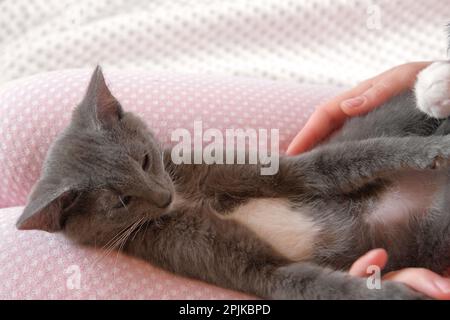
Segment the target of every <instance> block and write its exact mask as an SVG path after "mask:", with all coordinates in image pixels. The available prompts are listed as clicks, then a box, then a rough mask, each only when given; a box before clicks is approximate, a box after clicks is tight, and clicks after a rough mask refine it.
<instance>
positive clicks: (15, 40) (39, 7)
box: [0, 0, 450, 84]
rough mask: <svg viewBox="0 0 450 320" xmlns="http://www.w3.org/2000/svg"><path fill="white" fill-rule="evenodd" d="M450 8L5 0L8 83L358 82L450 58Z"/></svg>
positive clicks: (446, 4)
mask: <svg viewBox="0 0 450 320" xmlns="http://www.w3.org/2000/svg"><path fill="white" fill-rule="evenodd" d="M448 22H450V1H449V0H427V1H414V0H372V1H368V0H360V1H357V0H348V1H346V0H338V1H330V0H328V1H327V0H303V1H301V0H297V1H296V0H253V1H251V0H247V1H246V0H236V1H233V0H209V1H207V0H191V1H176V0H170V1H168V0H167V1H164V0H153V1H144V0H143V1H139V0H128V1H125V0H109V1H106V0H0V70H1V72H0V84H1V83H4V82H6V81H9V80H11V79H15V78H19V77H23V76H26V75H31V74H35V73H39V72H43V71H49V70H55V69H63V68H74V67H75V68H76V67H84V66H90V65H94V64H97V63H101V64H103V65H104V66H106V67H117V68H143V69H148V70H155V71H162V70H164V71H171V72H172V71H175V72H183V73H215V74H227V75H241V76H242V75H244V76H251V77H265V78H271V79H288V80H296V81H307V82H315V83H334V84H350V83H353V82H355V81H358V80H361V79H363V78H365V77H369V76H371V75H374V74H376V73H378V72H380V71H382V70H384V69H386V68H388V67H390V66H393V65H397V64H400V63H402V62H406V61H411V60H421V59H426V60H430V59H443V58H446V55H447V43H446V42H447V39H446V38H447V37H446V32H445V29H446V27H445V25H446V24H447V23H448Z"/></svg>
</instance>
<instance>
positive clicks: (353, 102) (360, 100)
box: [341, 96, 366, 108]
mask: <svg viewBox="0 0 450 320" xmlns="http://www.w3.org/2000/svg"><path fill="white" fill-rule="evenodd" d="M365 101H366V98H365V97H362V96H359V97H356V98H351V99H347V100H344V101H342V103H341V106H342V107H345V108H358V107H360V106H362V105H363V104H364V102H365Z"/></svg>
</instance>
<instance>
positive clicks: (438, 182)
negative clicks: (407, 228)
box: [365, 170, 447, 227]
mask: <svg viewBox="0 0 450 320" xmlns="http://www.w3.org/2000/svg"><path fill="white" fill-rule="evenodd" d="M391 178H392V181H393V184H392V185H391V186H390V187H388V188H387V189H386V190H385V191H384V193H383V195H382V196H381V197H380V198H379V199H378V200H377V201H375V202H374V203H373V204H372V205H371V208H369V210H368V214H367V215H366V219H365V220H366V222H367V223H369V224H374V225H378V224H379V223H382V224H383V225H385V226H386V227H389V226H390V225H392V226H395V225H398V224H402V223H407V221H408V219H410V218H411V216H415V217H418V216H420V215H425V214H426V213H428V212H429V209H430V208H432V207H433V206H435V205H437V203H436V200H437V199H438V196H439V194H440V193H441V192H444V190H445V185H446V184H447V172H445V171H442V170H441V171H407V172H404V173H399V174H398V175H397V176H394V177H391Z"/></svg>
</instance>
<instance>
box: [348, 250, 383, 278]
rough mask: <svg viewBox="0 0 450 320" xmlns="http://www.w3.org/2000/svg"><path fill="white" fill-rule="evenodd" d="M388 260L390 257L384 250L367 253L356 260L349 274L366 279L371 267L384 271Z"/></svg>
mask: <svg viewBox="0 0 450 320" xmlns="http://www.w3.org/2000/svg"><path fill="white" fill-rule="evenodd" d="M387 260H388V255H387V252H386V250H384V249H374V250H371V251H369V252H367V253H366V254H365V255H363V256H362V257H360V258H359V259H358V260H356V261H355V262H354V263H353V265H352V266H351V268H350V270H349V273H350V274H351V275H352V276H356V277H366V276H368V275H369V274H368V273H367V268H368V267H369V266H373V265H375V266H378V267H379V268H380V269H383V268H384V266H385V265H386V263H387Z"/></svg>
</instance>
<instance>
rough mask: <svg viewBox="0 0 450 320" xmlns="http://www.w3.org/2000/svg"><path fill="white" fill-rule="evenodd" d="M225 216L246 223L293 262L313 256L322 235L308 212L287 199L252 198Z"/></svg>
mask: <svg viewBox="0 0 450 320" xmlns="http://www.w3.org/2000/svg"><path fill="white" fill-rule="evenodd" d="M305 210H306V209H305ZM224 219H232V220H234V221H236V222H238V223H239V224H241V225H244V226H246V227H247V228H248V229H250V230H251V231H253V232H254V233H255V234H256V235H257V236H258V237H259V238H261V239H262V240H263V241H265V242H266V243H268V244H269V245H271V246H272V248H273V249H275V250H276V251H277V252H278V253H279V254H281V255H282V256H284V257H286V258H288V259H290V260H293V261H300V260H305V259H308V258H310V257H311V256H312V254H313V246H314V243H315V240H316V237H317V236H318V234H319V227H318V225H316V224H315V223H314V222H313V220H312V219H311V218H310V216H308V215H307V214H306V212H302V210H301V209H300V210H298V209H293V208H292V207H291V206H290V205H289V202H288V201H287V200H283V199H252V200H250V201H249V202H248V203H246V204H243V205H241V206H239V207H237V208H236V209H235V210H234V211H233V212H231V213H230V214H227V216H225V218H224Z"/></svg>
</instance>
